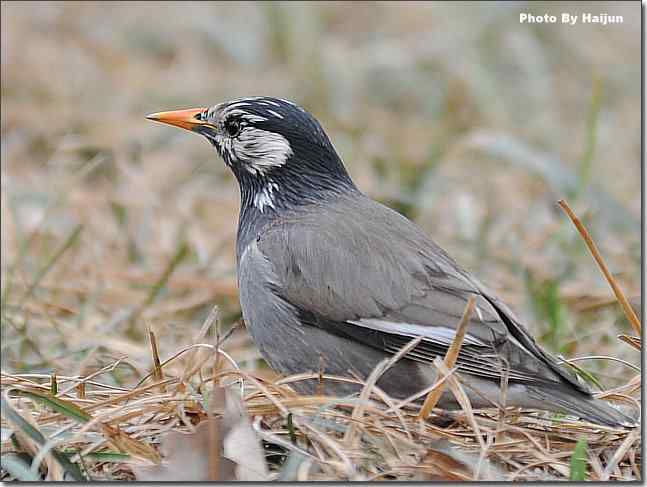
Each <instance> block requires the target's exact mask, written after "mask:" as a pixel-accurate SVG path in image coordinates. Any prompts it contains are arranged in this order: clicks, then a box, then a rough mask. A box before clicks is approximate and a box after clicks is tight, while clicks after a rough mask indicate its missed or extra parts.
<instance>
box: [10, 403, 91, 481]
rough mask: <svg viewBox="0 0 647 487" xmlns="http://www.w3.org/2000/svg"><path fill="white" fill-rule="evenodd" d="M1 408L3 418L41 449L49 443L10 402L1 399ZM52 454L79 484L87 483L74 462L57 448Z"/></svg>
mask: <svg viewBox="0 0 647 487" xmlns="http://www.w3.org/2000/svg"><path fill="white" fill-rule="evenodd" d="M0 406H1V408H0V409H1V410H2V416H4V418H5V419H6V420H7V421H9V422H11V423H13V425H14V426H15V427H16V428H18V429H19V430H20V431H21V432H22V433H24V434H25V435H26V436H28V437H29V438H31V439H32V440H33V441H35V442H36V443H37V444H38V445H40V446H41V447H42V446H43V445H45V444H46V443H47V438H45V437H44V436H43V434H42V433H41V432H40V431H38V430H37V429H36V428H34V427H33V426H32V425H31V424H29V423H28V422H27V421H26V420H25V419H24V418H23V417H22V416H21V415H20V413H18V412H17V411H16V410H15V409H14V408H13V407H12V406H11V404H9V402H8V401H6V400H5V398H4V397H3V398H1V399H0ZM50 453H51V454H52V456H53V457H54V459H55V460H56V461H57V462H58V463H59V464H60V465H61V467H63V470H65V471H66V472H67V473H68V474H69V475H70V476H71V477H72V478H73V479H74V480H77V481H79V482H85V481H86V478H85V477H84V476H83V474H82V473H81V470H80V469H79V467H78V466H77V465H75V464H73V463H72V462H70V461H69V460H68V458H67V457H66V456H65V455H63V454H62V453H61V452H59V451H58V450H56V449H55V448H52V449H51V450H50Z"/></svg>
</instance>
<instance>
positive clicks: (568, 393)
mask: <svg viewBox="0 0 647 487" xmlns="http://www.w3.org/2000/svg"><path fill="white" fill-rule="evenodd" d="M528 389H529V393H530V394H531V395H536V396H537V397H536V399H538V400H541V401H542V402H544V403H545V404H549V405H551V406H553V407H552V408H550V409H552V410H554V411H556V412H562V413H565V414H570V415H573V416H577V417H579V418H580V419H583V420H586V421H589V422H591V423H595V424H600V425H605V426H611V427H635V426H637V425H638V422H637V420H636V419H634V418H632V417H630V416H628V415H627V414H625V413H623V412H622V411H620V410H618V409H616V408H615V407H613V406H612V405H611V404H609V403H607V402H606V401H603V400H601V399H596V398H594V397H593V396H591V395H589V394H585V393H581V392H577V391H574V390H573V389H571V388H569V390H562V389H560V388H554V389H552V388H551V389H550V390H549V389H547V388H543V387H541V388H540V387H532V388H528Z"/></svg>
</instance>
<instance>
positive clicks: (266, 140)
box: [223, 127, 292, 174]
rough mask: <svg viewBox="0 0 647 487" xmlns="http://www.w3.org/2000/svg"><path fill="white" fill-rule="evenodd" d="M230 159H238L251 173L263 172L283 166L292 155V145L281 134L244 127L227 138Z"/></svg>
mask: <svg viewBox="0 0 647 487" xmlns="http://www.w3.org/2000/svg"><path fill="white" fill-rule="evenodd" d="M227 142H229V144H228V145H229V147H226V146H225V145H224V144H223V147H224V148H225V149H226V150H228V151H229V154H230V155H231V156H233V157H232V160H235V159H238V160H239V161H240V162H241V163H242V164H243V167H244V168H245V169H247V171H249V172H250V173H252V174H265V173H266V172H267V170H268V169H271V168H273V167H280V166H283V165H284V164H285V163H286V162H287V160H288V159H289V158H290V156H292V147H291V146H290V143H289V142H288V140H287V139H286V138H285V137H283V136H282V135H281V134H277V133H275V132H269V131H267V130H261V129H257V128H253V127H245V128H244V129H243V130H242V131H241V132H240V134H239V135H238V136H237V137H236V138H235V139H229V140H228V141H227Z"/></svg>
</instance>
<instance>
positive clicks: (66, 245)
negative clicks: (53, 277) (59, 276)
mask: <svg viewBox="0 0 647 487" xmlns="http://www.w3.org/2000/svg"><path fill="white" fill-rule="evenodd" d="M82 230H83V224H78V225H77V226H76V227H74V230H72V233H70V235H69V236H68V237H67V238H66V239H65V242H63V245H61V247H60V248H59V249H58V250H57V251H56V252H54V255H52V256H51V257H50V258H49V260H48V261H47V262H46V263H45V265H44V266H43V267H42V268H41V269H40V270H39V271H38V273H37V274H36V277H35V278H34V281H33V282H32V283H31V286H29V289H27V291H26V292H25V294H24V295H23V297H22V298H21V300H20V304H19V306H21V305H22V304H23V303H24V302H25V300H27V299H28V298H29V297H30V296H31V295H32V293H33V292H34V290H35V289H36V288H37V287H38V285H39V284H40V282H41V281H42V280H43V278H44V277H45V276H46V275H47V273H48V272H49V271H50V270H52V267H54V264H56V262H58V260H59V259H60V258H61V257H62V256H63V254H65V252H67V250H68V249H70V248H71V247H72V246H73V245H74V244H75V243H76V241H77V240H78V239H79V236H80V235H81V231H82Z"/></svg>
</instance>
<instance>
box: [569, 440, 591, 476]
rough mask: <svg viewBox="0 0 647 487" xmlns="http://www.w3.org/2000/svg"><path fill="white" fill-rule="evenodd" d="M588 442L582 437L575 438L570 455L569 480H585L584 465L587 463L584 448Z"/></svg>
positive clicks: (585, 448)
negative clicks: (575, 442) (575, 441)
mask: <svg viewBox="0 0 647 487" xmlns="http://www.w3.org/2000/svg"><path fill="white" fill-rule="evenodd" d="M587 448H588V444H587V442H586V440H585V439H584V438H582V439H579V440H577V444H576V445H575V450H573V455H572V456H571V475H570V480H572V481H574V482H582V481H584V480H586V465H587V463H588V461H587V456H586V450H587Z"/></svg>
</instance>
